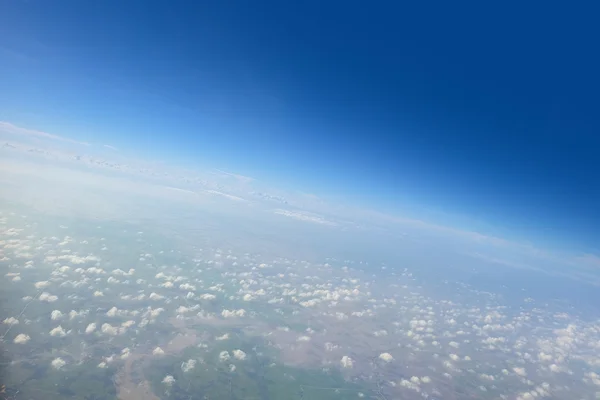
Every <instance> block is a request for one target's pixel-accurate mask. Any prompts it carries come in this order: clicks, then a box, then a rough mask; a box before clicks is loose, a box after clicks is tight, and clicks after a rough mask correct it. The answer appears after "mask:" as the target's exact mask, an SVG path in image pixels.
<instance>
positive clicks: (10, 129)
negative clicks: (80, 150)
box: [0, 121, 90, 146]
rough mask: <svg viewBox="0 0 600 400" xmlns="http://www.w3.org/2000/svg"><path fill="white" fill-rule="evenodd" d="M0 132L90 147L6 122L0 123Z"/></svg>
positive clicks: (86, 144) (83, 143)
mask: <svg viewBox="0 0 600 400" xmlns="http://www.w3.org/2000/svg"><path fill="white" fill-rule="evenodd" d="M0 132H4V133H8V134H12V135H19V136H25V137H37V138H42V139H50V140H58V141H61V142H66V143H75V144H80V145H83V146H89V145H90V144H89V143H86V142H80V141H78V140H73V139H69V138H66V137H63V136H58V135H53V134H51V133H48V132H43V131H37V130H35V129H28V128H23V127H20V126H17V125H15V124H11V123H10V122H6V121H0Z"/></svg>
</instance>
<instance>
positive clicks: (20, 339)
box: [13, 333, 31, 344]
mask: <svg viewBox="0 0 600 400" xmlns="http://www.w3.org/2000/svg"><path fill="white" fill-rule="evenodd" d="M30 339H31V338H30V337H29V335H26V334H24V333H19V334H18V335H17V336H16V337H15V339H14V340H13V342H15V343H16V344H25V343H27V342H29V340H30Z"/></svg>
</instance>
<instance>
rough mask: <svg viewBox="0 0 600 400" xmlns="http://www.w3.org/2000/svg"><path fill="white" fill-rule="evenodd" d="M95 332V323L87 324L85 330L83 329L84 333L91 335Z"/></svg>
mask: <svg viewBox="0 0 600 400" xmlns="http://www.w3.org/2000/svg"><path fill="white" fill-rule="evenodd" d="M95 330H96V324H95V323H93V322H92V323H91V324H89V325H88V326H87V327H86V328H85V333H88V334H89V333H92V332H94V331H95Z"/></svg>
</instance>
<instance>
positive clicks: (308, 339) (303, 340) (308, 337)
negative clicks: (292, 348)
mask: <svg viewBox="0 0 600 400" xmlns="http://www.w3.org/2000/svg"><path fill="white" fill-rule="evenodd" d="M297 341H298V342H310V336H300V337H299V338H298V339H297Z"/></svg>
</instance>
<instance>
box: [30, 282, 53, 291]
mask: <svg viewBox="0 0 600 400" xmlns="http://www.w3.org/2000/svg"><path fill="white" fill-rule="evenodd" d="M34 286H35V288H36V289H45V288H47V287H48V286H50V282H48V281H40V282H36V283H35V284H34Z"/></svg>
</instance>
